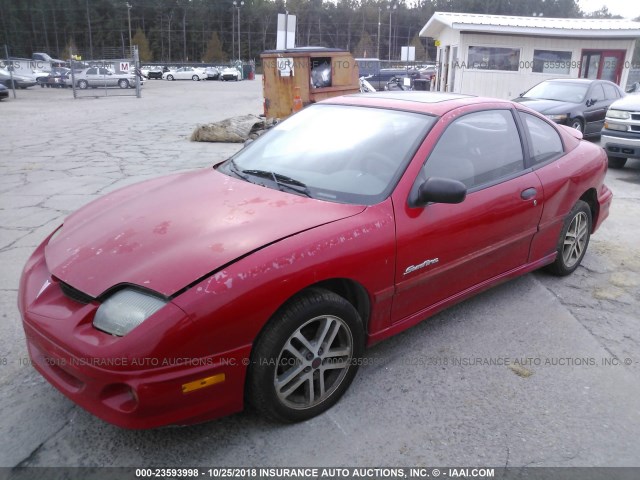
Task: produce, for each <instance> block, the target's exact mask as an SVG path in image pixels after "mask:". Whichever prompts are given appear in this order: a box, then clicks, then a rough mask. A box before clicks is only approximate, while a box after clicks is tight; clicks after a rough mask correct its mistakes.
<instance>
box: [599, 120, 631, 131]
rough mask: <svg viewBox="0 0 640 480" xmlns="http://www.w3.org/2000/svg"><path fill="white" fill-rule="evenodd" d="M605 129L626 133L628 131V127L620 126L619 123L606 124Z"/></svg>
mask: <svg viewBox="0 0 640 480" xmlns="http://www.w3.org/2000/svg"><path fill="white" fill-rule="evenodd" d="M604 128H606V129H607V130H617V131H619V132H626V131H627V126H626V125H620V124H618V123H609V122H604Z"/></svg>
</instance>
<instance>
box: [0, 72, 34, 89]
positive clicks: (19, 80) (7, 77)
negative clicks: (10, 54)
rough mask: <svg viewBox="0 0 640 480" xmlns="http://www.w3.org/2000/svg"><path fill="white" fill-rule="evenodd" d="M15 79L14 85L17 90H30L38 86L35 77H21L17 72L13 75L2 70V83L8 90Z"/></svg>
mask: <svg viewBox="0 0 640 480" xmlns="http://www.w3.org/2000/svg"><path fill="white" fill-rule="evenodd" d="M12 79H13V85H14V86H15V88H22V89H24V88H29V87H33V86H34V85H35V84H36V79H35V77H32V76H31V77H30V76H27V75H20V74H17V73H15V72H13V76H12V74H11V73H10V72H9V71H8V70H7V69H4V68H3V69H0V83H1V84H3V85H4V86H5V87H7V88H11V82H12Z"/></svg>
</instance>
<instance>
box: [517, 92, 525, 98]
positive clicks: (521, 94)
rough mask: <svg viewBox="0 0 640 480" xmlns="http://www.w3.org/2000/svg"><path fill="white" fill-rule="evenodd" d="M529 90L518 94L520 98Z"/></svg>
mask: <svg viewBox="0 0 640 480" xmlns="http://www.w3.org/2000/svg"><path fill="white" fill-rule="evenodd" d="M525 93H527V92H522V93H521V94H520V95H518V96H519V97H520V98H522V97H524V94H525Z"/></svg>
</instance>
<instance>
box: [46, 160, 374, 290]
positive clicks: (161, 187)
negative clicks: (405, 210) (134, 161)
mask: <svg viewBox="0 0 640 480" xmlns="http://www.w3.org/2000/svg"><path fill="white" fill-rule="evenodd" d="M364 209H365V207H363V206H360V205H345V204H336V203H330V202H326V201H321V200H315V199H311V198H307V197H301V196H298V195H294V194H291V193H287V192H280V191H278V190H273V189H270V188H266V187H262V186H259V185H255V184H252V183H248V182H245V181H242V180H238V179H235V178H231V177H229V176H227V175H224V174H222V173H220V172H218V171H216V170H214V169H207V170H199V171H196V172H189V173H183V174H177V175H171V176H168V177H162V178H158V179H154V180H149V181H146V182H143V183H140V184H136V185H133V186H130V187H126V188H124V189H121V190H118V191H116V192H113V193H111V194H109V195H106V196H104V197H102V198H100V199H98V200H96V201H95V202H93V203H91V204H89V205H87V206H85V207H83V208H81V209H80V210H78V211H77V212H76V213H74V214H72V215H71V216H69V217H68V218H67V219H66V220H65V222H64V225H63V227H62V229H61V230H60V231H59V232H58V233H57V234H56V235H54V237H53V238H52V239H51V241H50V242H49V244H48V245H47V246H46V249H45V257H46V261H47V266H48V268H49V271H50V272H51V273H52V274H53V275H54V276H56V277H57V278H59V279H60V280H62V281H63V282H65V283H67V284H69V285H71V286H72V287H73V288H75V289H77V290H80V291H81V292H84V293H86V294H88V295H91V296H92V297H99V296H100V295H102V294H103V293H104V292H105V291H107V290H108V289H110V288H111V287H113V286H115V285H118V284H134V285H139V286H142V287H145V288H149V289H151V290H154V291H156V292H159V293H161V294H163V295H166V296H171V295H173V294H174V293H176V292H177V291H179V290H180V289H182V288H184V287H186V286H187V285H189V284H191V283H193V282H195V281H196V280H198V279H200V278H202V277H204V276H206V275H207V274H209V273H211V272H212V271H214V270H216V269H218V268H220V267H222V266H224V265H227V264H229V263H230V262H233V261H234V260H236V259H238V258H239V257H242V256H245V255H247V254H249V253H251V252H253V251H255V250H257V249H260V248H261V247H264V246H266V245H268V244H271V243H273V242H276V241H278V240H281V239H283V238H286V237H289V236H291V235H295V234H296V233H299V232H302V231H305V230H308V229H311V228H314V227H317V226H319V225H323V224H326V223H329V222H333V221H336V220H339V219H342V218H346V217H349V216H352V215H356V214H358V213H360V212H362V211H363V210H364Z"/></svg>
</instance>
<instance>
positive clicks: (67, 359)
mask: <svg viewBox="0 0 640 480" xmlns="http://www.w3.org/2000/svg"><path fill="white" fill-rule="evenodd" d="M47 242H48V239H47V240H46V241H45V242H44V243H43V245H41V246H40V247H38V249H37V250H36V251H35V252H34V254H33V256H32V257H31V258H30V259H29V261H28V262H27V265H26V267H25V270H24V272H23V275H22V278H21V281H20V291H19V295H18V306H19V309H20V312H21V314H22V318H23V327H24V331H25V335H26V339H27V346H28V350H29V356H30V358H31V363H32V365H33V366H34V368H35V369H36V370H37V371H38V372H40V373H41V374H42V375H43V376H44V377H45V378H46V379H47V380H48V381H49V382H50V383H51V384H52V385H53V386H54V387H56V388H57V389H58V390H59V391H60V392H62V393H63V394H64V395H66V396H67V397H68V398H69V399H71V400H72V401H73V402H75V403H77V404H78V405H80V406H81V407H83V408H84V409H86V410H87V411H89V412H90V413H92V414H94V415H95V416H97V417H99V418H101V419H102V420H105V421H107V422H109V423H112V424H115V425H117V426H120V427H124V428H133V429H143V428H153V427H158V426H163V425H168V424H190V423H197V422H201V421H205V420H210V419H213V418H217V417H221V416H224V415H229V414H231V413H235V412H238V411H240V410H242V408H243V394H244V381H245V373H246V363H248V362H247V359H248V358H249V355H250V350H251V346H250V345H246V346H242V347H239V348H236V349H234V350H231V351H227V352H223V353H215V354H212V355H210V356H206V357H201V358H185V357H187V356H186V355H184V354H176V355H175V356H173V357H172V356H170V355H167V354H166V353H164V354H159V353H156V352H154V351H153V347H151V349H149V348H148V347H147V345H156V344H158V343H160V342H159V341H158V340H157V338H154V336H153V335H143V336H142V342H137V343H135V344H134V343H132V338H131V337H129V335H132V336H133V335H134V332H135V330H134V331H132V332H131V333H130V334H129V335H127V336H124V337H114V336H111V335H109V334H106V333H104V332H100V331H97V330H96V329H95V328H93V327H92V325H91V322H92V321H93V315H94V314H95V310H96V309H97V304H95V303H94V302H92V303H89V304H83V303H80V302H78V301H76V300H73V299H72V298H70V297H69V296H67V295H66V294H65V293H64V292H63V290H62V289H61V285H60V282H59V281H58V280H57V279H56V278H54V277H52V276H51V274H50V273H49V272H48V269H47V268H46V264H45V260H44V244H46V243H47ZM168 306H170V309H169V311H168V312H169V313H168V315H169V317H172V322H173V317H175V318H179V319H180V322H181V323H180V326H179V328H182V329H184V328H185V325H187V322H188V321H187V320H185V321H183V320H182V317H183V316H185V315H184V312H182V311H181V310H180V309H179V308H178V307H177V306H174V305H173V304H172V303H171V302H170V303H169V304H168ZM158 313H160V312H158ZM159 323H161V322H159ZM141 327H142V326H141ZM147 342H148V343H147ZM136 346H139V349H137V350H136ZM212 379H213V380H212ZM207 382H208V383H207ZM201 385H205V386H201ZM185 386H186V387H185Z"/></svg>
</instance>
